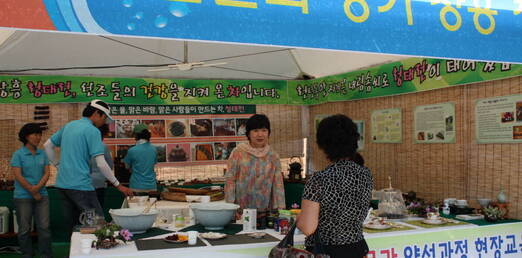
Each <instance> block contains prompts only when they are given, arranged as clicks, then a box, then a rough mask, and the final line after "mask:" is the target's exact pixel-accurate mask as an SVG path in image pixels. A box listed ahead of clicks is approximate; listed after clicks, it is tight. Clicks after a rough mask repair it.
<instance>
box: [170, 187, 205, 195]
mask: <svg viewBox="0 0 522 258" xmlns="http://www.w3.org/2000/svg"><path fill="white" fill-rule="evenodd" d="M168 189H169V192H174V193H185V194H190V195H206V194H207V193H208V192H210V190H208V189H191V188H181V187H169V188H168Z"/></svg>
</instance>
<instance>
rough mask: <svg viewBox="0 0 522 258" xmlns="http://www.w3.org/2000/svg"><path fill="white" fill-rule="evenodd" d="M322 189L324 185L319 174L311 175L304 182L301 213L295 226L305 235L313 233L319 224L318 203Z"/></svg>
mask: <svg viewBox="0 0 522 258" xmlns="http://www.w3.org/2000/svg"><path fill="white" fill-rule="evenodd" d="M323 190H324V185H323V184H322V182H321V177H320V176H319V175H313V176H312V177H311V178H310V179H309V180H308V182H306V185H305V188H304V191H303V199H302V201H301V213H300V214H299V217H298V218H297V228H299V230H301V231H302V232H303V233H304V234H305V235H307V236H309V235H311V234H313V233H314V232H315V231H316V230H317V227H318V226H319V212H320V209H321V205H320V203H321V200H322V191H323Z"/></svg>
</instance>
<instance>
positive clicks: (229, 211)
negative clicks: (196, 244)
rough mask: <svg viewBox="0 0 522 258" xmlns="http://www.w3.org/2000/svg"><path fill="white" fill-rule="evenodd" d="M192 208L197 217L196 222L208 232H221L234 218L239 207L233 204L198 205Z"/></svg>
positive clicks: (193, 205) (191, 206)
mask: <svg viewBox="0 0 522 258" xmlns="http://www.w3.org/2000/svg"><path fill="white" fill-rule="evenodd" d="M190 208H191V209H192V210H193V211H194V215H196V221H197V222H198V223H201V225H203V226H204V227H205V229H207V230H220V229H223V228H224V227H225V225H227V224H228V223H230V222H231V221H232V219H233V218H234V214H235V213H236V210H237V209H238V208H239V205H237V204H232V203H223V202H218V203H212V202H209V203H196V204H191V205H190Z"/></svg>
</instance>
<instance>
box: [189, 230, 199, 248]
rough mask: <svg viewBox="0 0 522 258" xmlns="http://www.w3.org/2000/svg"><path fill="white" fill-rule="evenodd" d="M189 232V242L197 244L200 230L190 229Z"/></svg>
mask: <svg viewBox="0 0 522 258" xmlns="http://www.w3.org/2000/svg"><path fill="white" fill-rule="evenodd" d="M187 234H188V244H189V245H195V244H196V242H197V241H198V232H197V231H189V232H187Z"/></svg>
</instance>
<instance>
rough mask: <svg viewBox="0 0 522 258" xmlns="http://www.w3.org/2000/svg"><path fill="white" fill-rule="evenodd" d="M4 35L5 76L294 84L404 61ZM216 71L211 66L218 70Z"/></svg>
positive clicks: (1, 65)
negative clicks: (216, 80)
mask: <svg viewBox="0 0 522 258" xmlns="http://www.w3.org/2000/svg"><path fill="white" fill-rule="evenodd" d="M186 43H187V44H186V46H187V51H186V53H187V55H186V61H188V62H189V63H192V62H204V63H203V66H204V67H197V68H196V67H192V69H188V68H191V67H190V66H188V67H187V66H185V67H181V68H180V69H182V70H180V69H169V70H167V71H150V70H157V69H163V68H166V65H169V64H170V65H172V64H179V63H183V62H184V61H185V51H184V50H185V48H184V41H180V40H170V39H157V38H135V37H119V36H97V35H88V34H73V33H59V32H43V31H17V30H5V29H4V30H0V60H1V61H0V74H26V75H27V74H30V75H69V76H97V77H129V78H180V79H181V78H184V79H258V80H293V79H307V78H318V77H323V76H328V75H334V74H339V73H345V72H350V71H355V70H358V69H362V68H367V67H371V66H374V65H378V64H384V63H388V62H393V61H398V60H401V59H405V58H407V57H404V56H393V55H383V54H369V53H357V52H349V51H331V50H316V49H298V48H284V47H270V46H256V45H240V44H229V43H214V42H198V41H189V42H186ZM214 64H217V65H216V66H207V67H205V66H206V65H214Z"/></svg>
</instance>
